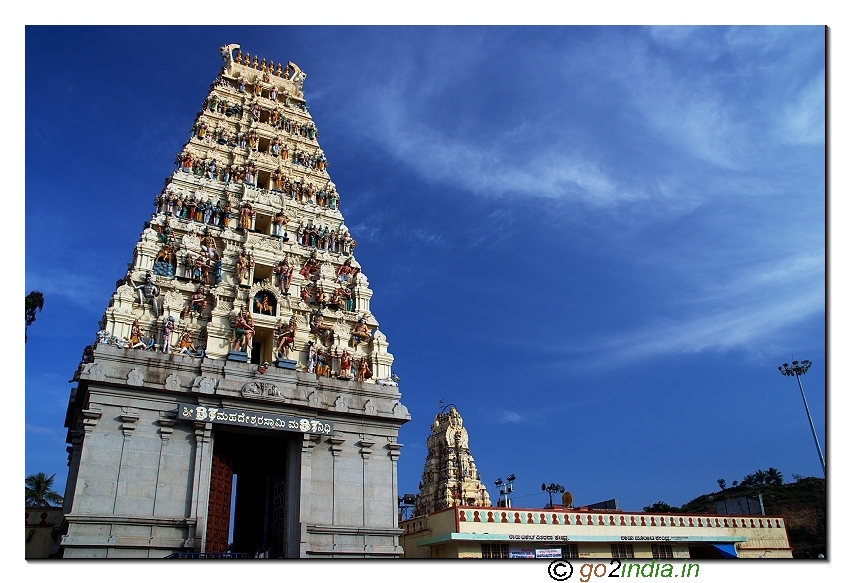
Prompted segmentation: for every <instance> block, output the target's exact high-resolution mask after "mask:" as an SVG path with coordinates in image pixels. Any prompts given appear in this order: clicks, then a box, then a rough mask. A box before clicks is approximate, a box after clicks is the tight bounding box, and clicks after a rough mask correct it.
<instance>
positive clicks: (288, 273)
mask: <svg viewBox="0 0 850 583" xmlns="http://www.w3.org/2000/svg"><path fill="white" fill-rule="evenodd" d="M293 271H295V266H294V265H292V263H290V262H289V257H288V256H287V257H284V258H283V261H278V262H277V265H276V266H275V268H274V272H275V275H277V280H278V285H279V286H280V291H281V293H282V294H283V295H285V296H288V295H289V284H290V283H291V282H292V272H293Z"/></svg>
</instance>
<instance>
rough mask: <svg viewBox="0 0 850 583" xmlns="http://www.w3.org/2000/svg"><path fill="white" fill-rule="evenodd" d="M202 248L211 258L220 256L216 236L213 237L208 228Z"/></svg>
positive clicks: (202, 239) (202, 241)
mask: <svg viewBox="0 0 850 583" xmlns="http://www.w3.org/2000/svg"><path fill="white" fill-rule="evenodd" d="M201 249H202V250H203V251H204V253H206V254H207V256H208V257H209V258H210V259H216V258H217V257H218V249H217V248H216V244H215V237H213V235H212V233H210V230H209V229H207V230H206V231H205V232H204V236H203V237H202V238H201Z"/></svg>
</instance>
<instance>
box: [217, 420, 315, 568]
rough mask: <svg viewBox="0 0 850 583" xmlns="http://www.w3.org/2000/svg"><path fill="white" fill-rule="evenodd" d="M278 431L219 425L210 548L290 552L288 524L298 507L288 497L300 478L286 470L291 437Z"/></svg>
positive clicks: (269, 554) (255, 552) (267, 553)
mask: <svg viewBox="0 0 850 583" xmlns="http://www.w3.org/2000/svg"><path fill="white" fill-rule="evenodd" d="M278 433H279V432H269V431H262V432H258V433H237V432H230V431H226V430H224V431H222V430H220V429H218V428H217V429H216V432H215V437H214V446H213V462H212V471H211V477H210V498H209V500H210V502H209V512H208V515H207V517H208V518H207V537H206V549H205V550H206V552H208V553H220V552H226V551H231V552H233V553H246V554H247V555H248V556H249V557H257V556H260V557H268V558H282V557H286V556H287V543H288V542H289V541H288V536H287V532H291V529H290V528H288V524H289V522H290V521H291V520H293V519H294V520H297V510H293V509H292V508H290V506H291V505H290V504H288V503H287V500H291V499H292V494H293V492H291V491H290V489H291V488H298V480H296V479H290V478H289V477H288V472H287V467H292V466H291V464H288V462H291V461H293V460H289V459H288V457H289V454H288V452H289V451H290V444H291V441H292V437H291V436H290V435H288V434H284V435H279V434H278ZM299 436H300V435H299ZM294 494H297V492H294Z"/></svg>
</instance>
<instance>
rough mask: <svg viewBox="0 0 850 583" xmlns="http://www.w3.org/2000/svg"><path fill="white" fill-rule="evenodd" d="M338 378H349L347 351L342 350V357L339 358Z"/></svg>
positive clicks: (349, 369) (349, 362) (349, 359)
mask: <svg viewBox="0 0 850 583" xmlns="http://www.w3.org/2000/svg"><path fill="white" fill-rule="evenodd" d="M339 376H340V377H342V378H347V379H349V378H351V354H350V353H349V352H348V351H347V350H343V351H342V356H340V357H339Z"/></svg>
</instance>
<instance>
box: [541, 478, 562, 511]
mask: <svg viewBox="0 0 850 583" xmlns="http://www.w3.org/2000/svg"><path fill="white" fill-rule="evenodd" d="M542 487H543V491H544V492H548V493H549V506H547V507H546V508H554V506H553V505H552V494H563V493H564V492H565V489H564V487H563V486H562V485H560V484H554V483H553V484H549V485H548V486H547V485H546V483H545V482H544V483H543V485H542Z"/></svg>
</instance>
